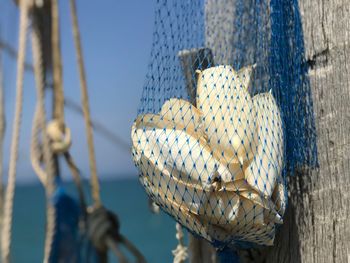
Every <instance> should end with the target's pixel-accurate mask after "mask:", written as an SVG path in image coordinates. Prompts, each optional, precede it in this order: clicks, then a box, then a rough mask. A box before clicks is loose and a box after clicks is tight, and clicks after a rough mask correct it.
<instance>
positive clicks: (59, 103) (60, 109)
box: [51, 0, 64, 129]
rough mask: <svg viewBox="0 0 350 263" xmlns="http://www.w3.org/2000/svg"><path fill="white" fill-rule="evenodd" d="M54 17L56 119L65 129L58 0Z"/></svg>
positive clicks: (53, 6) (53, 47)
mask: <svg viewBox="0 0 350 263" xmlns="http://www.w3.org/2000/svg"><path fill="white" fill-rule="evenodd" d="M51 16H52V64H53V86H54V89H53V91H54V99H53V101H54V109H53V110H54V112H53V116H54V119H55V120H57V121H58V123H59V127H60V128H61V129H64V127H63V126H64V95H63V84H62V61H61V49H60V31H59V30H60V29H59V14H58V4H57V0H53V1H51Z"/></svg>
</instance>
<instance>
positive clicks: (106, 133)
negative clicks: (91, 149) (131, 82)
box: [0, 39, 131, 153]
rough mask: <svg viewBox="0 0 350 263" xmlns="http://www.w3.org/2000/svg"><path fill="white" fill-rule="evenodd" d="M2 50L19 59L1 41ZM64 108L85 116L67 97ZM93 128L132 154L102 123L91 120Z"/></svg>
mask: <svg viewBox="0 0 350 263" xmlns="http://www.w3.org/2000/svg"><path fill="white" fill-rule="evenodd" d="M2 48H3V49H4V50H5V51H6V52H7V53H8V54H9V55H10V56H11V57H12V58H13V59H17V51H16V50H15V49H14V48H13V47H11V46H10V45H9V44H8V43H5V42H3V41H2V40H1V39H0V49H2ZM25 69H26V70H28V71H30V72H32V71H33V65H32V64H30V63H28V62H27V63H26V65H25ZM64 106H65V107H66V108H67V109H69V110H71V111H74V112H76V113H78V114H81V115H84V112H83V110H82V109H81V107H80V106H79V105H78V104H77V103H76V102H74V101H73V100H72V99H69V98H67V97H66V98H65V99H64ZM91 126H92V128H93V130H94V131H95V132H97V133H99V134H100V135H102V136H103V137H104V138H105V139H107V140H109V141H110V142H112V143H114V144H115V145H117V146H118V147H119V148H121V149H123V150H124V151H125V152H127V153H130V147H131V146H130V144H129V143H128V142H126V141H124V140H123V139H122V138H120V137H119V136H118V135H116V134H115V132H113V131H111V130H110V129H108V128H107V127H106V126H104V125H103V124H102V123H100V122H99V121H97V120H93V119H91Z"/></svg>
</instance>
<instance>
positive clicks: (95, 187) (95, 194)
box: [70, 0, 101, 207]
mask: <svg viewBox="0 0 350 263" xmlns="http://www.w3.org/2000/svg"><path fill="white" fill-rule="evenodd" d="M70 10H71V17H72V27H73V38H74V43H75V49H76V56H77V62H78V69H79V79H80V89H81V103H82V108H83V113H84V120H85V129H86V136H87V142H88V148H89V164H90V173H91V174H90V178H91V192H92V199H93V201H94V206H95V207H99V206H101V198H100V184H99V181H98V176H97V168H96V158H95V149H94V138H93V132H92V126H91V115H90V106H89V96H88V90H87V82H86V75H85V69H84V59H83V54H82V48H81V41H80V32H79V25H78V18H77V10H76V3H75V1H74V0H71V1H70Z"/></svg>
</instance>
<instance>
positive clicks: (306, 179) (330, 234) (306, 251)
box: [193, 0, 350, 263]
mask: <svg viewBox="0 0 350 263" xmlns="http://www.w3.org/2000/svg"><path fill="white" fill-rule="evenodd" d="M234 1H235V0H226V1H225V3H226V2H229V5H228V8H224V9H222V10H221V9H219V11H220V10H221V11H222V12H226V11H227V10H229V11H230V10H231V9H233V8H231V7H232V3H234ZM208 3H209V4H213V5H214V4H218V3H219V2H216V1H214V0H208ZM299 7H300V13H301V17H302V24H303V32H304V43H305V59H306V61H307V62H308V64H309V72H308V75H309V79H310V83H311V91H312V96H313V103H314V114H315V121H316V129H317V136H318V138H317V147H318V158H319V168H317V169H314V170H309V169H304V170H303V171H299V172H298V174H295V175H294V176H293V177H290V178H289V196H290V198H289V206H288V209H287V213H286V217H285V223H284V225H283V226H282V227H281V228H280V229H279V231H278V234H277V236H276V240H275V246H274V247H271V248H265V249H251V250H248V251H241V252H240V254H241V261H242V262H271V263H274V262H279V263H281V262H282V263H283V262H285V263H291V262H306V263H323V262H324V263H326V262H327V263H332V262H334V263H350V158H349V156H350V110H349V107H350V75H349V66H350V60H349V58H350V45H349V41H350V38H349V36H350V1H349V0H328V1H327V0H303V1H299ZM216 8H217V6H216ZM215 13H218V11H217V10H216V11H215ZM232 14H233V15H234V12H232ZM209 15H210V13H209ZM231 20H232V21H233V18H232V19H231ZM226 25H227V24H226ZM231 25H232V24H231ZM207 26H208V25H207ZM209 29H210V28H209ZM232 32H234V30H232ZM229 37H230V36H224V38H229ZM221 40H222V39H221ZM219 41H220V40H219ZM222 41H225V40H222ZM214 48H215V47H214ZM214 54H215V50H214ZM228 59H229V58H228ZM193 262H194V261H193Z"/></svg>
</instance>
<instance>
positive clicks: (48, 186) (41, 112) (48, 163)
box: [32, 17, 56, 262]
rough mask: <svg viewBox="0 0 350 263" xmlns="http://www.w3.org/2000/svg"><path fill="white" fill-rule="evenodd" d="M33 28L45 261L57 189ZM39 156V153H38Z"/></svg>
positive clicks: (37, 35)
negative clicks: (43, 190) (44, 198)
mask: <svg viewBox="0 0 350 263" xmlns="http://www.w3.org/2000/svg"><path fill="white" fill-rule="evenodd" d="M34 19H35V17H34ZM34 22H35V20H34ZM33 24H34V26H33V29H32V49H33V60H34V75H35V80H36V88H37V109H36V113H35V115H36V116H35V118H34V122H37V124H35V123H34V124H33V126H37V127H40V131H41V137H42V155H43V160H44V164H45V174H44V176H45V178H42V179H44V186H45V191H46V232H45V233H46V237H45V247H44V262H49V261H50V255H51V250H52V244H53V239H54V235H55V217H56V211H55V208H54V205H53V200H52V198H53V195H54V191H55V183H54V180H55V161H54V156H53V152H52V150H51V146H50V141H49V138H48V135H47V133H46V126H47V124H46V113H45V76H44V70H45V69H44V66H43V55H42V47H41V44H40V43H42V41H41V36H40V32H39V29H38V26H37V25H35V23H33ZM37 135H38V134H37ZM38 156H39V154H38ZM38 156H37V158H38Z"/></svg>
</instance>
